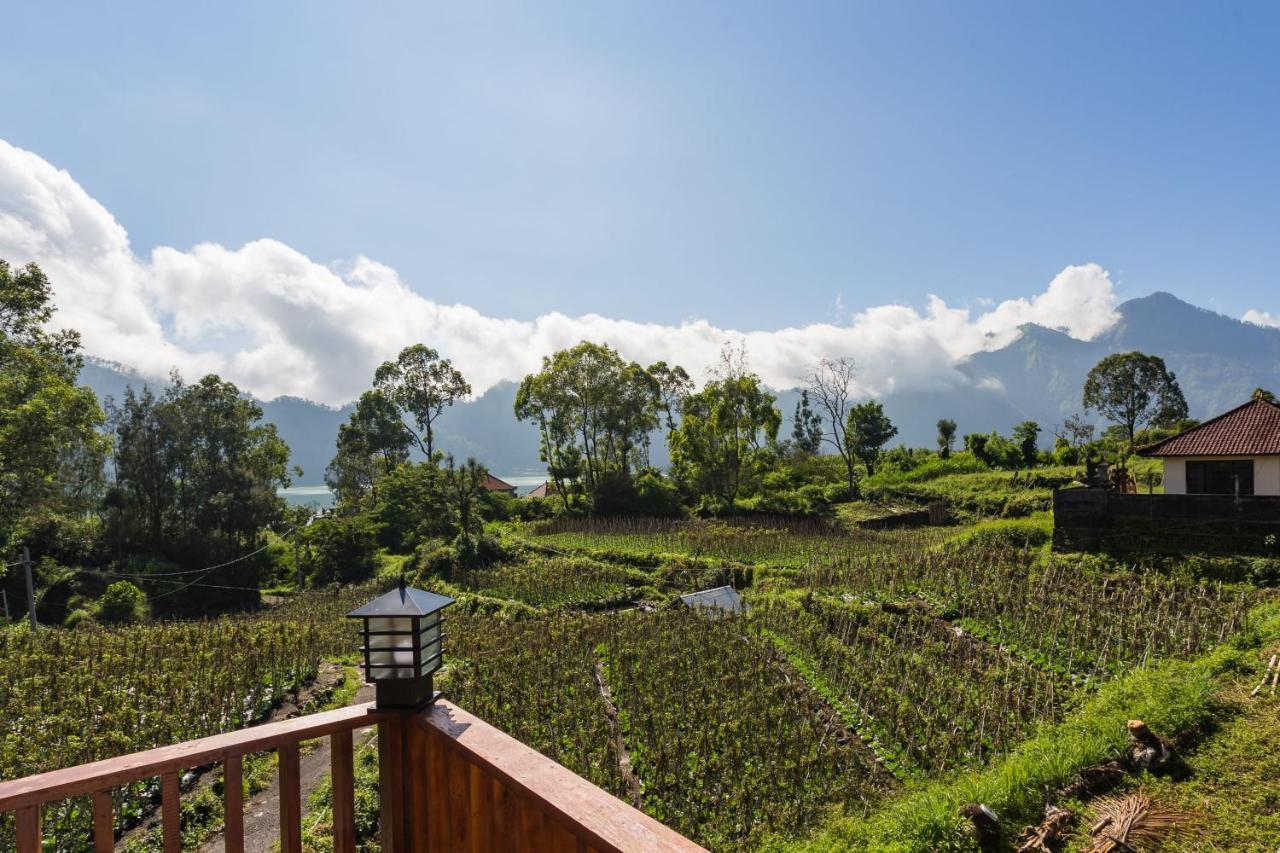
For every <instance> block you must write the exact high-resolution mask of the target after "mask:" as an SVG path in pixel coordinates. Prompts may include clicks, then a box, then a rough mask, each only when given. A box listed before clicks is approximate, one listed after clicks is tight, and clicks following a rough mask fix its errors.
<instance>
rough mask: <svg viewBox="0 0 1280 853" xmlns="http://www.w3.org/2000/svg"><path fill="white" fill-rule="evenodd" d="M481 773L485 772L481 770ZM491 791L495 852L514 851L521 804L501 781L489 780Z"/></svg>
mask: <svg viewBox="0 0 1280 853" xmlns="http://www.w3.org/2000/svg"><path fill="white" fill-rule="evenodd" d="M480 772H482V773H483V772H484V771H483V770H481V771H480ZM489 789H490V791H491V792H492V794H491V799H492V800H493V838H494V842H495V843H494V847H493V849H495V850H501V851H503V853H508V852H509V851H514V850H515V849H516V835H517V834H518V833H519V830H520V825H519V823H518V822H517V820H518V818H519V816H520V813H519V803H518V802H517V800H516V798H515V797H514V796H513V795H512V793H511V789H510V788H508V787H507V786H506V785H505V784H504V783H503V782H502V780H500V779H495V778H493V777H490V778H489Z"/></svg>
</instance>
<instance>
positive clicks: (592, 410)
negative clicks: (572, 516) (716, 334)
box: [515, 341, 688, 502]
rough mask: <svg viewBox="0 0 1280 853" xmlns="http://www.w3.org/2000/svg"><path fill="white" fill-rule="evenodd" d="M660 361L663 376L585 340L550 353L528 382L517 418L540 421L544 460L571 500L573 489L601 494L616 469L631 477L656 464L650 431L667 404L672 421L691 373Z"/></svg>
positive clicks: (559, 488) (517, 403)
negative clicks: (651, 456)
mask: <svg viewBox="0 0 1280 853" xmlns="http://www.w3.org/2000/svg"><path fill="white" fill-rule="evenodd" d="M660 365H661V367H662V368H663V369H665V372H663V373H662V375H661V378H655V376H654V375H651V374H650V373H649V372H648V371H646V370H645V369H644V368H643V367H641V366H640V365H639V364H636V363H634V362H631V363H627V362H625V361H623V359H622V357H621V356H619V355H618V353H617V351H616V350H613V349H611V348H610V347H609V346H608V345H603V344H595V343H590V342H586V341H584V342H583V343H580V344H578V345H577V346H575V347H573V348H571V349H567V350H561V351H559V352H557V353H555V354H553V355H551V356H548V357H545V358H543V360H542V370H541V371H539V372H538V373H532V374H529V375H528V376H526V377H525V378H524V381H523V382H521V383H520V388H519V390H518V391H517V392H516V401H515V414H516V418H517V420H521V421H532V422H533V423H534V424H536V425H537V427H538V431H539V435H540V437H541V458H542V461H544V462H545V463H547V473H548V475H549V476H550V478H551V481H552V482H553V483H554V484H555V486H556V489H557V491H558V492H559V493H560V494H562V495H564V496H565V497H564V499H565V500H566V502H567V500H568V496H569V494H570V493H571V492H576V491H585V492H586V493H587V494H590V495H594V494H595V493H596V492H597V490H598V489H600V488H602V487H603V486H604V485H605V484H606V482H608V481H609V480H610V479H611V477H613V476H615V475H618V476H621V477H622V478H624V479H628V480H629V479H630V477H631V475H632V472H633V471H635V470H637V469H640V468H643V467H646V466H647V465H648V450H649V445H648V442H649V438H648V437H649V433H650V432H652V431H653V430H654V429H656V428H657V427H658V425H659V412H660V410H661V411H662V412H663V413H664V414H666V415H667V417H668V420H669V422H670V419H671V418H672V417H673V408H672V406H673V405H674V403H673V402H672V401H671V399H670V395H674V394H677V393H678V388H679V387H681V385H682V382H683V381H687V379H688V377H687V376H684V377H683V380H681V379H680V375H682V374H683V371H682V370H679V369H678V368H675V369H671V368H666V365H665V364H664V363H660ZM655 367H658V365H655ZM676 371H679V373H676ZM664 401H665V402H664Z"/></svg>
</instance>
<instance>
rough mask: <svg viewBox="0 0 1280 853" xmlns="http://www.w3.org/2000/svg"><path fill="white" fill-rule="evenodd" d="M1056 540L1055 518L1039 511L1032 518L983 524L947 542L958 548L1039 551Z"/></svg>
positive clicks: (1000, 520) (1001, 520)
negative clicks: (1054, 534) (1054, 538)
mask: <svg viewBox="0 0 1280 853" xmlns="http://www.w3.org/2000/svg"><path fill="white" fill-rule="evenodd" d="M1051 539H1053V515H1052V514H1051V513H1047V512H1038V513H1036V514H1034V515H1032V516H1031V517H1030V518H1016V519H999V520H993V521H983V522H980V523H978V524H976V525H974V526H973V527H970V528H968V529H966V530H965V531H964V532H962V533H958V534H956V535H955V536H953V537H951V538H950V539H948V540H947V543H946V544H947V546H948V547H952V548H956V549H960V550H963V549H977V550H986V549H993V548H1009V549H1020V548H1040V547H1043V546H1044V545H1047V544H1048V543H1049V541H1050V540H1051Z"/></svg>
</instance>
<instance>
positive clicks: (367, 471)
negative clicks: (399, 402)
mask: <svg viewBox="0 0 1280 853" xmlns="http://www.w3.org/2000/svg"><path fill="white" fill-rule="evenodd" d="M412 441H413V439H412V437H411V436H410V434H409V431H408V430H406V429H405V426H404V421H403V419H402V418H401V414H400V410H399V408H397V406H396V404H395V403H394V402H392V401H391V399H390V398H388V397H387V395H386V394H384V393H383V392H381V391H378V390H374V391H366V392H364V393H363V394H361V395H360V399H359V401H358V402H357V403H356V407H355V410H354V411H353V412H352V413H351V416H350V417H349V418H348V419H347V422H346V423H345V424H343V425H342V426H340V427H338V442H337V445H338V446H337V453H336V454H335V455H334V457H333V461H332V462H330V463H329V467H328V469H326V471H325V483H327V484H328V486H329V488H330V489H332V490H333V492H334V494H336V495H337V497H338V500H339V501H342V502H347V501H353V500H358V499H360V498H361V497H363V496H364V495H368V496H369V497H371V498H372V499H374V500H376V499H377V495H378V480H379V479H381V478H383V477H386V476H388V475H389V474H391V472H393V471H394V470H395V469H396V468H397V467H398V466H400V465H402V464H404V463H405V462H407V461H408V459H409V445H410V444H411V443H412Z"/></svg>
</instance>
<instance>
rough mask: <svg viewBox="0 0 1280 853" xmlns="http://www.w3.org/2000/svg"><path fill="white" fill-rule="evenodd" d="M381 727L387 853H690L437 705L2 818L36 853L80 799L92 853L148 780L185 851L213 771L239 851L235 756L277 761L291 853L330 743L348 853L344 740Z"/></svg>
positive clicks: (252, 741)
mask: <svg viewBox="0 0 1280 853" xmlns="http://www.w3.org/2000/svg"><path fill="white" fill-rule="evenodd" d="M370 725H376V726H377V727H378V761H379V793H380V800H381V810H382V811H381V840H382V849H383V851H384V853H425V851H437V850H442V851H443V850H448V851H453V850H470V851H487V850H510V851H521V853H523V851H553V853H554V851H601V853H604V851H632V850H634V851H695V850H701V849H702V848H700V847H698V846H697V845H696V844H694V843H693V842H691V841H689V840H688V839H686V838H684V837H683V836H681V835H679V834H678V833H676V832H675V831H673V830H671V829H669V828H668V827H666V826H663V825H662V824H661V823H659V822H658V821H656V820H654V819H653V818H651V817H649V816H648V815H645V814H643V813H642V812H640V811H637V810H636V809H634V808H632V807H631V806H629V805H627V804H626V803H624V802H622V801H621V800H618V799H617V798H615V797H613V796H611V795H610V794H608V793H606V792H605V791H603V790H601V789H600V788H597V787H596V786H595V785H592V784H591V783H590V782H588V781H586V780H585V779H582V778H581V777H579V776H577V775H575V774H574V773H572V772H571V771H569V770H567V769H566V768H564V767H562V766H560V765H559V764H556V763H555V762H554V761H551V760H550V759H548V758H546V757H545V756H543V755H541V754H540V753H538V752H536V751H534V750H532V749H530V748H529V747H527V746H525V745H524V744H522V743H520V742H519V741H517V740H515V739H514V738H511V737H509V736H508V735H506V734H503V733H502V732H500V731H498V730H497V729H495V728H493V727H492V726H490V725H489V724H487V723H485V722H484V721H483V720H480V719H478V718H476V717H473V716H472V715H470V714H468V713H467V712H466V711H464V710H462V709H461V708H458V707H456V706H454V705H452V704H450V703H448V702H445V701H440V702H437V703H436V704H435V705H434V706H433V707H432V708H430V709H429V710H427V711H425V712H423V713H416V714H398V713H391V712H384V711H378V710H376V709H374V708H373V706H372V704H369V705H356V706H352V707H349V708H342V709H340V710H336V711H327V712H325V713H321V714H313V715H311V716H306V717H299V718H296V719H293V720H286V721H283V722H278V723H269V724H266V725H262V726H255V727H252V728H248V729H242V730H240V731H236V732H230V733H228V734H222V735H214V736H213V737H207V738H201V739H199V740H193V741H188V742H186V743H181V744H175V745H172V746H163V747H160V748H158V749H151V750H147V751H145V752H136V753H133V754H132V755H122V756H119V757H117V758H109V759H106V760H104V761H96V762H93V763H92V764H83V765H80V766H78V767H68V768H66V769H63V770H54V771H51V772H48V773H41V774H38V775H36V776H28V777H26V778H24V779H14V780H11V781H7V782H0V814H3V813H5V812H16V822H15V823H16V826H15V829H16V837H17V849H18V853H39V851H40V850H41V846H42V841H41V818H40V813H41V807H42V806H43V805H44V804H45V803H49V802H54V801H58V800H63V799H66V798H68V797H77V796H85V795H89V796H91V797H92V803H93V839H92V840H93V849H94V851H95V853H105V851H110V850H112V849H113V848H114V845H115V837H114V835H115V833H114V828H113V824H114V818H113V814H112V799H111V791H112V790H113V789H114V788H117V787H120V786H122V785H128V784H131V783H134V782H140V781H143V780H146V779H153V778H155V777H159V778H160V780H161V805H160V809H161V827H162V829H161V831H162V836H163V839H164V849H165V853H177V851H179V850H181V847H182V838H181V833H180V824H179V814H180V808H179V799H180V796H181V792H180V786H179V780H180V774H181V772H182V771H184V770H187V769H189V768H193V767H203V766H207V765H212V764H216V763H222V765H223V773H224V780H225V781H224V785H223V791H224V794H223V796H224V806H225V818H224V821H225V828H224V833H223V837H224V839H225V841H224V843H225V849H226V850H227V851H229V853H240V851H242V850H243V849H244V802H243V799H242V797H243V793H242V791H243V788H242V785H241V772H242V764H243V758H244V756H245V755H248V754H250V753H255V752H264V751H268V750H275V751H276V752H277V754H278V756H279V774H280V777H279V781H280V784H279V791H280V803H279V808H280V849H281V851H282V853H301V850H302V792H301V781H300V774H299V745H300V744H301V743H302V742H303V741H306V740H311V739H314V738H320V737H328V738H329V739H330V745H331V758H330V765H331V766H330V769H331V773H332V789H333V797H332V799H333V836H334V851H335V853H351V851H354V849H355V843H356V836H355V785H354V781H355V777H354V740H353V733H354V732H355V730H357V729H361V728H365V727H367V726H370Z"/></svg>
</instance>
